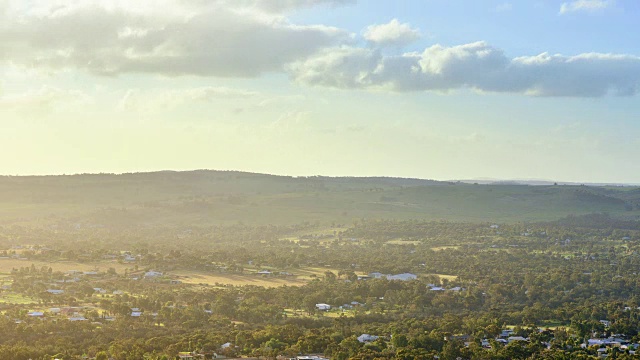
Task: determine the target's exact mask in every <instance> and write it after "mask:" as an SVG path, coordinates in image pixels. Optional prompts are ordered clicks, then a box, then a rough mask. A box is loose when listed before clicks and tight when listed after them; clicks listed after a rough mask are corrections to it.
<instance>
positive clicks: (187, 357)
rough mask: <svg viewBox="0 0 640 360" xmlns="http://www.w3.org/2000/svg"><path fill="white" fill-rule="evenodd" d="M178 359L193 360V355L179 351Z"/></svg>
mask: <svg viewBox="0 0 640 360" xmlns="http://www.w3.org/2000/svg"><path fill="white" fill-rule="evenodd" d="M178 359H180V360H191V359H195V357H194V356H193V353H190V352H188V351H181V352H179V353H178Z"/></svg>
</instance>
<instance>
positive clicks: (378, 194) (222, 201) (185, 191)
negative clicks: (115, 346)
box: [0, 170, 640, 227]
mask: <svg viewBox="0 0 640 360" xmlns="http://www.w3.org/2000/svg"><path fill="white" fill-rule="evenodd" d="M601 212H606V213H609V214H611V215H612V216H614V217H617V218H624V219H637V218H638V217H639V216H640V188H634V187H593V186H570V185H563V186H528V185H500V184H493V185H476V184H464V183H450V182H439V181H433V180H421V179H403V178H388V177H322V176H314V177H288V176H276V175H266V174H255V173H245V172H236V171H210V170H200V171H188V172H173V171H162V172H152V173H133V174H121V175H115V174H83V175H70V176H24V177H22V176H4V177H0V225H11V224H54V223H55V224H83V225H86V226H107V227H108V226H155V225H165V226H174V225H175V226H183V225H184V226H198V225H202V226H206V225H211V224H229V223H239V222H244V223H255V224H293V223H300V222H304V221H309V222H320V223H329V222H335V223H352V221H353V220H354V219H360V218H368V219H371V218H386V219H428V220H455V221H474V222H478V221H482V222H484V221H491V222H513V221H538V220H556V219H559V218H563V217H566V216H568V215H571V214H574V215H581V214H588V213H601Z"/></svg>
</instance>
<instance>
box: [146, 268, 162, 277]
mask: <svg viewBox="0 0 640 360" xmlns="http://www.w3.org/2000/svg"><path fill="white" fill-rule="evenodd" d="M158 276H162V273H161V272H159V271H154V270H150V271H147V272H146V273H144V277H145V278H154V277H158Z"/></svg>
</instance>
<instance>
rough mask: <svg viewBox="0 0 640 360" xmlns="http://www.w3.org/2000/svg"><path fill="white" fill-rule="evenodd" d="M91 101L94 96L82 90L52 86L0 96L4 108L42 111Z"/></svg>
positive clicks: (0, 102) (0, 104) (0, 103)
mask: <svg viewBox="0 0 640 360" xmlns="http://www.w3.org/2000/svg"><path fill="white" fill-rule="evenodd" d="M90 103H93V98H92V97H91V96H89V95H88V94H86V93H84V92H82V91H78V90H69V89H60V88H57V87H51V86H42V87H40V88H39V89H32V90H28V91H26V92H22V93H15V94H4V95H2V96H0V106H2V108H4V109H18V110H33V111H42V110H46V109H52V108H56V109H60V108H65V107H69V106H73V105H86V104H90Z"/></svg>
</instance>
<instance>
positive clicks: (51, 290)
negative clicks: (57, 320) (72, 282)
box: [47, 289, 64, 295]
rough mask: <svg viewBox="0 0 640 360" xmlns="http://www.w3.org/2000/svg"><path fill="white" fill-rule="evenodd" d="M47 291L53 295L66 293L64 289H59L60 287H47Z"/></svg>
mask: <svg viewBox="0 0 640 360" xmlns="http://www.w3.org/2000/svg"><path fill="white" fill-rule="evenodd" d="M47 292H48V293H49V294H53V295H60V294H64V290H59V289H47Z"/></svg>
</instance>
